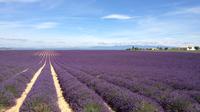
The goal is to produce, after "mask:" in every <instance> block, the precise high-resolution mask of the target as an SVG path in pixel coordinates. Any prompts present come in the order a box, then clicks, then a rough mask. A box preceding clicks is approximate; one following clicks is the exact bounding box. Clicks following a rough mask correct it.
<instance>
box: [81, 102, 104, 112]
mask: <svg viewBox="0 0 200 112" xmlns="http://www.w3.org/2000/svg"><path fill="white" fill-rule="evenodd" d="M84 112H101V108H100V106H99V105H98V104H95V103H90V104H87V105H85V106H84Z"/></svg>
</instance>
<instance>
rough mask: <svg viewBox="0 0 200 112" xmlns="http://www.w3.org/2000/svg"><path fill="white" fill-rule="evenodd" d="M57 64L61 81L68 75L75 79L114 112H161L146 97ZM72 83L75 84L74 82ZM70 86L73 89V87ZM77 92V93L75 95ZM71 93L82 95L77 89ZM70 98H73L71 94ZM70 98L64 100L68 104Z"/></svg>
mask: <svg viewBox="0 0 200 112" xmlns="http://www.w3.org/2000/svg"><path fill="white" fill-rule="evenodd" d="M58 64H59V65H60V67H62V69H64V70H63V72H61V73H59V70H58V73H59V74H61V76H60V77H62V78H61V80H62V79H64V78H63V77H66V78H65V79H66V80H69V79H67V78H69V75H70V76H71V77H74V78H76V80H78V81H80V82H81V83H82V84H83V85H85V86H86V87H87V88H88V89H90V91H94V92H96V93H97V94H98V96H96V98H98V97H102V98H103V100H104V101H105V103H107V104H108V105H110V106H111V108H112V109H113V110H114V111H116V112H143V111H145V112H146V111H148V112H162V111H163V109H162V107H160V106H159V105H158V104H157V103H156V102H154V101H152V100H151V99H149V98H147V97H144V96H142V95H139V94H135V93H133V92H131V91H129V90H128V89H126V88H123V87H118V86H116V85H114V84H112V83H109V82H107V81H104V80H101V79H98V78H96V77H93V76H91V75H88V74H86V73H84V72H81V71H79V70H77V69H72V68H69V67H66V66H65V65H61V64H60V63H59V62H58ZM56 68H57V69H58V68H59V67H56ZM73 82H74V83H75V81H73ZM76 82H77V81H76ZM63 83H67V82H66V81H65V82H61V85H62V84H63ZM69 84H71V83H69ZM75 84H76V83H75ZM71 86H72V87H73V85H71ZM71 86H70V87H71ZM75 87H76V86H75ZM63 88H68V89H69V86H67V85H65V86H64V87H63ZM63 90H64V91H65V92H66V93H68V91H66V89H63ZM77 91H79V92H78V93H77ZM71 92H72V93H76V94H79V95H80V93H82V94H83V93H84V91H83V90H82V89H79V88H78V87H76V88H74V89H72V90H71ZM89 95H90V94H88V97H87V98H89V97H92V96H89ZM72 96H73V97H75V96H74V95H73V94H72ZM72 96H71V98H70V97H69V96H68V97H67V96H66V99H68V101H69V102H70V101H71V100H72V101H73V100H74V98H73V97H72ZM76 100H79V99H76ZM87 103H88V102H87V100H83V99H82V104H81V105H84V104H87ZM101 103H102V105H103V104H105V103H103V102H101ZM72 104H74V105H77V102H72ZM72 107H73V105H72ZM79 108H82V107H79ZM100 109H103V108H100ZM77 112H78V111H77ZM102 112H104V111H102Z"/></svg>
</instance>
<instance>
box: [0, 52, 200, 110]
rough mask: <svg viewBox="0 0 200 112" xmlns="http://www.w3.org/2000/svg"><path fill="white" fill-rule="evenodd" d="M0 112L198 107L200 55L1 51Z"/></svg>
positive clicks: (198, 108) (187, 108)
mask: <svg viewBox="0 0 200 112" xmlns="http://www.w3.org/2000/svg"><path fill="white" fill-rule="evenodd" d="M0 112H200V54H199V53H187V52H185V53H181V52H145V51H138V52H137V51H135V52H132V51H73V50H72V51H0Z"/></svg>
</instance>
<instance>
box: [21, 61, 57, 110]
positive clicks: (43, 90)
mask: <svg viewBox="0 0 200 112" xmlns="http://www.w3.org/2000/svg"><path fill="white" fill-rule="evenodd" d="M20 111H21V112H60V110H59V108H58V105H57V94H56V90H55V86H54V82H53V79H52V76H51V71H50V64H49V62H48V61H47V63H46V65H45V67H44V69H43V70H42V72H41V74H40V75H39V77H38V79H37V80H36V82H35V84H34V85H33V87H32V89H31V91H30V93H29V94H28V95H27V97H26V99H25V101H24V103H23V105H22V107H21V108H20Z"/></svg>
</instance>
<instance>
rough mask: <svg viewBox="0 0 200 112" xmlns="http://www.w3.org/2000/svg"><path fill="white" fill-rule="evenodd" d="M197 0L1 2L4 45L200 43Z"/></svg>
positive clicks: (0, 27) (0, 34) (0, 43)
mask: <svg viewBox="0 0 200 112" xmlns="http://www.w3.org/2000/svg"><path fill="white" fill-rule="evenodd" d="M199 20H200V1H199V0H0V47H21V48H23V47H24V48H26V47H27V48H60V47H62V48H63V47H66V48H73V47H90V46H113V45H130V44H131V45H167V46H186V45H200V21H199Z"/></svg>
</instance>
